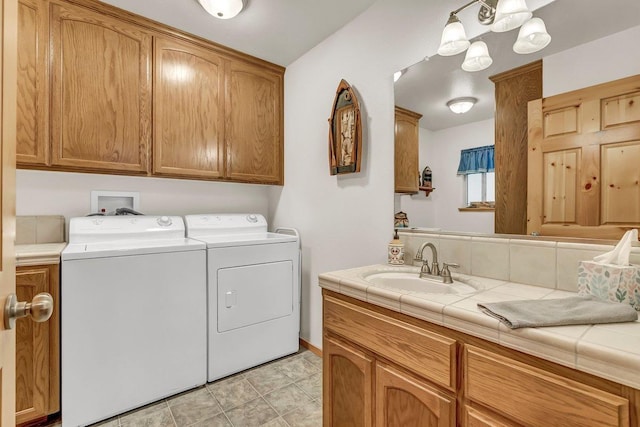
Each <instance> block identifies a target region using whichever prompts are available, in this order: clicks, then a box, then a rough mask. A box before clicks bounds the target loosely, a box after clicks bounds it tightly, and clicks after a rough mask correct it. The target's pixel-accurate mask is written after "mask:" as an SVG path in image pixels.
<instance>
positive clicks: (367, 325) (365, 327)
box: [324, 296, 456, 390]
mask: <svg viewBox="0 0 640 427" xmlns="http://www.w3.org/2000/svg"><path fill="white" fill-rule="evenodd" d="M324 326H325V328H326V329H328V330H330V331H332V332H334V333H336V334H339V335H342V336H343V337H345V338H347V339H349V341H351V342H354V343H356V344H359V345H360V346H362V347H364V348H367V349H369V350H371V351H372V352H374V353H376V354H379V355H380V356H383V357H385V358H387V359H389V360H391V361H393V362H394V363H395V364H397V365H399V366H402V367H404V368H407V369H409V370H411V371H413V372H415V373H416V374H418V375H420V376H422V377H423V378H426V379H428V380H431V381H433V382H434V383H436V384H438V385H441V386H443V387H445V388H447V389H449V390H454V389H455V384H456V340H454V339H451V338H447V337H445V336H442V335H439V334H436V333H433V332H429V331H426V330H423V329H421V328H418V327H417V326H414V325H411V324H408V323H405V322H402V321H400V320H397V319H393V318H391V317H387V316H385V315H383V314H380V313H377V312H374V311H371V310H367V309H366V308H363V307H359V306H357V305H354V304H351V303H348V302H346V301H342V300H339V299H337V298H333V297H331V296H325V298H324Z"/></svg>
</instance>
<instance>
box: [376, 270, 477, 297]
mask: <svg viewBox="0 0 640 427" xmlns="http://www.w3.org/2000/svg"><path fill="white" fill-rule="evenodd" d="M364 280H366V281H367V282H369V283H371V284H372V285H374V286H382V287H385V288H397V289H402V290H405V291H409V292H422V293H426V294H459V295H464V294H472V293H474V292H477V291H478V290H477V289H476V288H475V287H473V286H471V285H470V284H468V283H464V282H463V281H462V280H460V279H459V278H458V279H455V278H454V280H453V283H450V284H447V283H442V279H439V280H436V279H430V278H429V279H421V278H419V277H418V273H414V272H408V271H384V272H374V273H370V274H367V275H365V276H364Z"/></svg>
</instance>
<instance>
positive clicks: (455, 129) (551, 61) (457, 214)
mask: <svg viewBox="0 0 640 427" xmlns="http://www.w3.org/2000/svg"><path fill="white" fill-rule="evenodd" d="M463 5H464V3H463V2H461V4H460V5H459V6H463ZM476 9H478V8H477V7H476ZM467 16H470V15H469V14H466V15H465V17H467ZM533 17H534V18H540V19H542V21H543V22H544V24H545V25H546V29H547V31H548V33H549V34H550V35H551V42H550V43H549V44H548V45H547V46H546V47H545V48H543V49H542V50H540V51H538V52H534V53H531V54H518V53H515V52H514V48H513V46H514V42H515V40H516V39H517V36H518V30H512V31H507V32H500V33H498V32H489V31H488V29H487V31H488V32H486V33H484V34H483V35H481V36H480V37H478V38H476V39H473V40H470V42H471V43H473V42H476V41H482V42H484V43H485V44H486V45H487V47H488V50H489V54H490V55H491V58H492V60H493V61H492V64H491V65H490V66H489V67H488V68H486V69H484V70H481V71H477V72H467V71H464V70H463V69H462V68H461V65H462V63H463V60H464V59H465V53H459V54H457V55H453V56H440V55H434V56H432V57H430V58H428V59H427V60H425V61H422V62H420V63H418V64H415V65H413V66H410V67H408V68H407V69H405V70H402V71H403V73H402V75H401V76H400V77H399V78H398V80H397V81H396V83H395V85H394V90H395V104H396V106H398V107H402V108H403V109H406V110H409V111H411V112H415V113H416V114H417V115H422V117H421V118H420V119H419V122H418V123H419V128H418V134H419V165H418V166H419V171H422V170H423V169H424V168H425V167H426V166H429V167H430V168H431V170H432V183H433V190H432V191H431V192H430V193H426V194H427V195H428V197H425V195H426V194H425V192H424V191H421V192H419V193H417V194H406V195H400V194H397V195H396V206H395V207H396V212H398V211H403V212H406V213H407V215H408V218H409V224H410V226H411V227H425V228H436V229H442V230H449V231H472V232H480V233H494V232H505V231H501V230H496V225H495V221H496V217H499V216H500V215H505V214H506V215H509V210H510V209H515V206H514V205H511V204H510V203H509V201H506V202H504V203H500V202H499V203H498V204H497V205H496V206H495V212H494V211H493V210H492V208H491V206H492V204H491V203H490V202H492V200H491V199H492V195H493V191H494V187H493V179H494V176H493V174H492V173H486V174H483V173H478V174H470V175H458V167H459V165H460V159H461V151H462V150H468V149H473V148H477V147H485V146H490V145H493V144H494V134H495V132H496V126H495V115H496V114H495V110H496V103H495V86H494V82H493V81H492V80H491V79H490V77H494V80H495V78H496V76H497V77H499V76H500V75H501V74H502V73H507V72H509V71H510V70H513V69H516V68H518V67H521V66H525V65H526V64H530V63H533V62H535V61H541V67H542V77H541V86H542V87H541V92H542V94H541V95H542V96H543V97H549V96H553V95H557V94H560V93H565V92H568V91H572V90H576V89H580V88H584V87H588V86H592V85H596V84H600V83H604V82H608V81H612V80H617V79H621V78H624V77H628V76H632V75H636V74H640V57H639V56H638V55H637V54H635V53H634V52H637V47H636V45H635V43H636V41H637V40H639V39H640V2H638V1H637V0H614V1H610V2H598V1H595V0H556V1H554V2H551V3H549V4H547V5H545V6H543V7H541V8H539V9H537V10H534V11H533ZM467 20H468V18H465V20H463V22H462V23H463V25H465V26H466V25H467ZM442 22H443V29H444V27H445V24H446V22H447V17H443V19H442ZM457 98H463V101H466V102H467V106H469V103H470V104H471V108H470V109H469V110H468V111H467V112H465V113H460V114H456V113H454V112H452V109H453V108H459V106H454V105H451V104H452V101H453V100H456V99H457ZM532 99H535V98H532ZM447 104H450V107H451V109H450V107H448V105H447ZM524 104H526V100H525V101H524ZM400 128H401V127H400V126H398V125H397V127H396V132H398V129H400ZM523 132H524V136H526V123H525V128H524V130H523ZM525 143H526V141H525ZM525 146H526V144H525ZM525 157H526V154H525ZM514 164H515V165H518V164H519V166H518V168H519V169H521V168H522V162H520V163H518V162H517V161H496V163H495V170H496V173H498V174H502V175H501V176H502V177H505V176H506V177H507V179H509V177H511V179H513V180H522V179H523V178H522V176H524V180H525V182H524V183H523V188H525V190H524V191H525V192H526V171H525V173H524V175H522V173H520V174H518V173H516V172H517V171H516V170H514ZM524 165H525V167H526V159H524ZM397 169H398V161H396V176H398V170H397ZM496 196H497V198H498V200H499V201H500V199H501V194H500V193H499V194H497V195H496ZM524 200H525V201H526V197H525V199H524ZM482 202H485V203H482ZM470 204H473V205H474V206H475V207H476V208H473V209H475V210H465V208H466V207H468V206H469V205H470ZM477 207H480V208H481V209H477ZM525 211H526V206H525ZM521 233H524V231H522V232H521Z"/></svg>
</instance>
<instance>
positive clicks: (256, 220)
mask: <svg viewBox="0 0 640 427" xmlns="http://www.w3.org/2000/svg"><path fill="white" fill-rule="evenodd" d="M247 221H249V222H253V223H256V222H258V217H257V216H255V215H254V214H251V215H247Z"/></svg>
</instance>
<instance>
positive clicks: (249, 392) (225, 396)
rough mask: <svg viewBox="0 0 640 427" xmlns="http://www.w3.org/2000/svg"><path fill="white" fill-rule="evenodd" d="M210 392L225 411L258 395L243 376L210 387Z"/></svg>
mask: <svg viewBox="0 0 640 427" xmlns="http://www.w3.org/2000/svg"><path fill="white" fill-rule="evenodd" d="M211 393H212V394H213V397H215V398H216V400H217V401H218V403H219V404H220V406H221V407H222V409H223V410H225V411H226V410H228V409H231V408H235V407H236V406H240V405H242V404H243V403H246V402H249V401H251V400H253V399H255V398H256V397H260V395H259V394H258V392H257V391H256V390H255V389H254V388H253V386H252V385H251V384H249V381H247V380H246V379H244V378H243V379H241V380H240V381H234V382H232V383H228V384H224V385H221V386H219V387H215V388H213V389H211Z"/></svg>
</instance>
